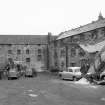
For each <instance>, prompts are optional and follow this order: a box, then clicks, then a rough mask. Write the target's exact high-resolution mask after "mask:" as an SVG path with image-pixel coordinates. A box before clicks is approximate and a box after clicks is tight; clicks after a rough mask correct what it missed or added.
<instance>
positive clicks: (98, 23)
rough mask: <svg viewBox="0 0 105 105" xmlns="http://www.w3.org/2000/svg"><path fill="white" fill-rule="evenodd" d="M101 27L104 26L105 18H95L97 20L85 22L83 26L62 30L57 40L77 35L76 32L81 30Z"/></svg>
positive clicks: (78, 32) (81, 31)
mask: <svg viewBox="0 0 105 105" xmlns="http://www.w3.org/2000/svg"><path fill="white" fill-rule="evenodd" d="M101 27H105V19H102V20H97V21H94V22H92V23H89V24H86V25H84V26H80V27H78V28H75V29H72V30H69V31H66V32H63V33H62V34H61V35H60V36H59V37H58V38H57V40H59V39H63V38H66V37H69V36H73V35H77V34H80V33H83V32H87V31H91V30H94V29H97V28H101Z"/></svg>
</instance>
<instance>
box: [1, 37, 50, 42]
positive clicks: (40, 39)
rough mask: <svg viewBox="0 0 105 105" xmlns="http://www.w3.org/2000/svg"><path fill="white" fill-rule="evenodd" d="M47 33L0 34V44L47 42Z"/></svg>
mask: <svg viewBox="0 0 105 105" xmlns="http://www.w3.org/2000/svg"><path fill="white" fill-rule="evenodd" d="M47 36H48V35H0V44H47V42H48V41H47V40H48V38H47Z"/></svg>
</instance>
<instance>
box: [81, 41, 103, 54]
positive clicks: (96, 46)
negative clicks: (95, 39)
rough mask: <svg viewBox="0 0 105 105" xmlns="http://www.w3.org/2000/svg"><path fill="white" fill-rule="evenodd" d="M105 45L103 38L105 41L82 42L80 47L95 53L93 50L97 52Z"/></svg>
mask: <svg viewBox="0 0 105 105" xmlns="http://www.w3.org/2000/svg"><path fill="white" fill-rule="evenodd" d="M104 46H105V40H103V41H101V42H99V43H96V44H93V45H90V44H87V45H84V44H80V47H81V48H82V49H84V50H85V51H87V52H89V53H93V52H96V51H101V50H102V49H103V47H104Z"/></svg>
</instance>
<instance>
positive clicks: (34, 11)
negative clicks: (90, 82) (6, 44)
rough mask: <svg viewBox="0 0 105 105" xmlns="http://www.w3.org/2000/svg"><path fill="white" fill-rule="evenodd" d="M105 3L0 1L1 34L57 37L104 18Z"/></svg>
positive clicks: (95, 0) (87, 0)
mask: <svg viewBox="0 0 105 105" xmlns="http://www.w3.org/2000/svg"><path fill="white" fill-rule="evenodd" d="M104 2H105V0H0V34H26V35H28V34H30V35H43V34H44V35H45V34H47V33H48V32H51V33H52V34H54V35H58V34H59V33H61V32H63V31H67V30H70V29H71V28H76V27H78V26H80V25H84V24H87V23H90V22H91V21H94V20H97V18H98V15H99V12H100V11H101V12H102V15H103V16H104V17H105V3H104Z"/></svg>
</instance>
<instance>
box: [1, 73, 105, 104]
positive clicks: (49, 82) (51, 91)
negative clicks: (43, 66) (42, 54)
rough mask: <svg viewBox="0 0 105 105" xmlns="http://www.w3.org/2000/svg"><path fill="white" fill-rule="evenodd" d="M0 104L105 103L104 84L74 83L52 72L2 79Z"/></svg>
mask: <svg viewBox="0 0 105 105" xmlns="http://www.w3.org/2000/svg"><path fill="white" fill-rule="evenodd" d="M0 105H105V86H90V85H81V84H75V83H74V82H73V81H64V80H60V79H58V78H56V76H52V75H50V74H39V75H38V76H37V77H36V78H21V79H19V80H0Z"/></svg>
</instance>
